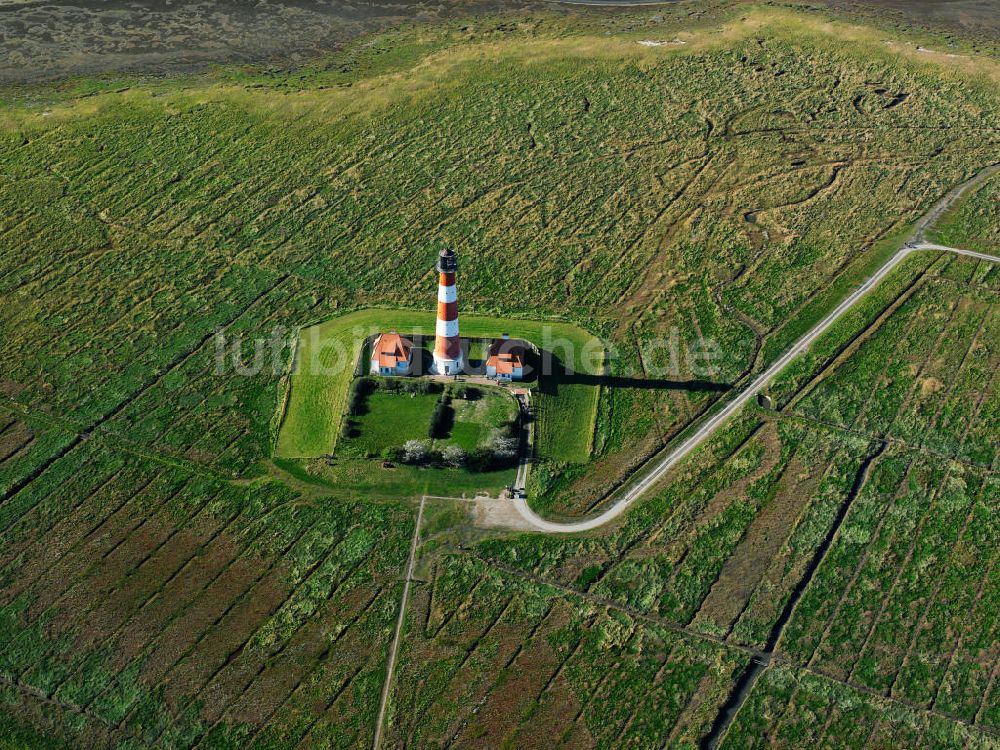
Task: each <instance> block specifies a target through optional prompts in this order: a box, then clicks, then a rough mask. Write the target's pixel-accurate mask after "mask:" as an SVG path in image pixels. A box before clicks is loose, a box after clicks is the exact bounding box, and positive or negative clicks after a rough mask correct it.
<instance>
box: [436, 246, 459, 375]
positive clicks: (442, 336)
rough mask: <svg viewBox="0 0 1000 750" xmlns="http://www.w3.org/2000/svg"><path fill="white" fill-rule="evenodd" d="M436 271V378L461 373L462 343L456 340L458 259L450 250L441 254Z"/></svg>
mask: <svg viewBox="0 0 1000 750" xmlns="http://www.w3.org/2000/svg"><path fill="white" fill-rule="evenodd" d="M437 270H438V312H437V326H436V329H435V331H434V364H433V367H432V370H433V372H434V373H435V374H436V375H458V374H459V373H460V372H462V342H461V340H460V339H459V338H458V294H457V293H456V291H455V272H456V271H457V270H458V259H457V258H456V257H455V251H454V250H451V249H445V250H442V251H441V253H440V254H439V255H438V261H437Z"/></svg>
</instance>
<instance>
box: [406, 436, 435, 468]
mask: <svg viewBox="0 0 1000 750" xmlns="http://www.w3.org/2000/svg"><path fill="white" fill-rule="evenodd" d="M428 453H429V450H428V446H427V443H425V442H424V441H423V440H407V441H406V442H405V443H404V444H403V458H402V460H403V461H405V462H406V463H408V464H422V463H425V462H426V461H427V456H428Z"/></svg>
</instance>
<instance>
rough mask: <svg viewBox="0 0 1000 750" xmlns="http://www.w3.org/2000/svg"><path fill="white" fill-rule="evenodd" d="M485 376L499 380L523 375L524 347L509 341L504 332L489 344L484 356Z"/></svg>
mask: <svg viewBox="0 0 1000 750" xmlns="http://www.w3.org/2000/svg"><path fill="white" fill-rule="evenodd" d="M486 377H488V378H494V379H496V380H501V381H511V380H520V379H521V378H523V377H524V347H523V346H521V345H520V344H519V343H517V342H516V341H511V339H510V336H508V335H507V334H506V333H505V334H504V335H503V336H502V337H501V338H498V339H494V340H493V343H491V344H490V349H489V353H488V354H487V356H486Z"/></svg>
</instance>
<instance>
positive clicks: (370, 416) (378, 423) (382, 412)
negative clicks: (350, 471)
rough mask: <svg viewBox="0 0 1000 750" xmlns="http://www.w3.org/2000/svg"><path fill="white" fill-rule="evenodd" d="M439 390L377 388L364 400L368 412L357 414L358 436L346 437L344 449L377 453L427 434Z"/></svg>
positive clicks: (375, 454)
mask: <svg viewBox="0 0 1000 750" xmlns="http://www.w3.org/2000/svg"><path fill="white" fill-rule="evenodd" d="M438 398H439V396H438V394H436V393H428V394H426V395H424V394H420V395H417V394H411V393H384V392H382V391H375V392H374V393H370V394H368V397H367V398H366V400H365V404H366V408H365V413H364V414H362V415H360V416H358V417H354V418H353V419H354V422H355V423H356V425H355V430H356V432H357V434H356V436H354V437H350V438H346V439H344V440H343V441H342V442H341V444H340V449H341V452H342V453H343V454H345V455H354V456H366V455H370V456H377V455H379V453H380V452H381V451H382V450H383V449H384V448H392V447H396V446H401V445H403V443H405V442H406V441H407V440H422V439H424V438H426V437H427V426H428V425H429V424H430V421H431V414H432V413H433V412H434V405H435V404H437V401H438Z"/></svg>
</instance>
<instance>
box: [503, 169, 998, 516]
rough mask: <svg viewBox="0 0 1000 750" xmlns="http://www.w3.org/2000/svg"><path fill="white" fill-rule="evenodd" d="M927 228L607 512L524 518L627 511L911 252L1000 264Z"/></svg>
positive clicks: (521, 507)
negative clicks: (926, 234)
mask: <svg viewBox="0 0 1000 750" xmlns="http://www.w3.org/2000/svg"><path fill="white" fill-rule="evenodd" d="M970 182H971V181H970ZM932 213H933V212H932ZM925 228H926V225H924V226H921V227H920V229H919V231H918V233H917V236H916V237H917V239H915V240H914V241H911V242H908V243H906V244H905V245H904V246H903V247H902V249H900V250H899V252H897V253H896V254H895V255H893V256H892V257H891V258H890V259H889V260H888V261H886V263H885V264H884V265H883V266H882V267H881V268H879V269H878V271H876V272H875V274H874V275H873V276H872V277H871V278H870V279H868V280H867V281H866V282H864V283H863V284H862V285H861V286H859V287H858V288H857V289H855V290H854V291H853V292H851V294H849V295H848V296H847V297H845V298H844V299H843V300H842V301H841V303H840V304H839V305H837V307H836V308H834V310H833V311H832V312H831V313H830V314H829V315H827V316H826V317H825V318H823V320H821V321H820V322H819V323H817V324H816V325H815V326H813V328H812V329H811V330H810V331H809V332H808V333H806V334H805V335H804V336H803V337H802V338H800V339H799V340H798V341H797V342H795V343H794V344H793V345H792V347H791V348H790V349H789V350H788V351H787V352H785V353H784V354H783V355H781V357H779V358H778V359H777V360H776V361H775V362H774V363H773V364H772V365H771V366H770V367H768V368H767V369H766V370H765V371H764V372H763V373H761V374H760V375H758V376H757V377H756V378H755V379H754V380H753V381H752V382H751V383H750V384H749V385H748V386H747V387H746V388H744V389H743V390H742V391H740V393H739V395H738V396H737V397H736V398H734V399H733V400H732V401H730V402H728V403H727V404H726V405H725V407H723V408H722V409H721V410H720V411H718V412H716V413H715V414H714V415H712V416H711V417H709V418H708V419H707V420H706V421H705V422H704V423H703V424H702V425H701V426H699V427H698V429H697V431H696V432H694V433H693V434H692V435H690V436H688V437H687V438H685V439H684V440H683V441H682V442H681V443H680V444H679V445H678V446H677V447H676V448H674V449H673V450H671V451H670V452H669V453H668V454H667V455H665V456H664V457H663V458H661V459H660V460H659V461H658V462H657V463H656V464H655V465H654V467H653V468H652V469H651V470H650V471H649V472H648V473H647V474H646V475H645V476H643V478H642V479H640V480H639V481H638V482H636V483H635V484H633V485H631V486H630V487H629V488H628V489H627V490H626V491H625V492H624V493H623V494H622V496H621V497H620V498H619V499H618V500H617V502H615V504H614V505H612V506H611V507H610V508H608V509H607V510H606V511H604V512H603V513H601V514H600V515H598V516H593V517H592V518H584V519H582V520H579V521H568V522H565V523H559V522H556V521H549V520H546V519H545V518H542V517H541V516H540V515H538V514H537V513H535V511H533V510H532V509H531V508H530V507H529V506H528V502H527V500H525V499H524V498H516V499H515V500H514V504H515V507H516V508H517V511H518V513H520V514H521V516H522V517H523V518H524V520H525V521H527V522H528V523H529V524H530V525H531V526H532V527H533V528H535V529H537V530H539V531H544V532H547V533H551V534H572V533H575V532H580V531H592V530H593V529H597V528H600V527H601V526H603V525H604V524H606V523H609V522H611V521H613V520H614V519H616V518H618V516H620V515H621V514H622V513H624V512H625V511H626V510H628V509H629V507H630V506H631V505H632V503H634V502H635V501H636V500H638V499H639V498H640V497H642V495H643V494H644V493H645V492H646V491H647V490H648V489H649V488H650V487H652V486H653V485H654V484H656V483H657V482H658V481H660V479H661V478H662V477H663V475H664V474H666V473H667V472H668V471H669V470H670V469H671V468H672V467H674V466H676V465H677V464H678V463H679V462H680V461H682V460H683V459H684V458H686V457H687V456H688V455H689V454H690V453H691V452H692V451H693V450H694V449H695V448H697V447H698V446H699V445H701V444H702V443H703V442H705V441H706V440H707V439H708V438H709V437H711V436H712V434H713V433H714V432H715V431H716V430H717V429H719V428H720V427H721V426H722V425H723V424H724V423H725V422H726V420H728V419H729V418H730V417H731V416H733V414H735V413H736V412H737V411H739V410H740V409H741V408H742V407H743V406H744V405H745V404H746V402H747V401H749V400H750V399H752V398H754V397H755V396H756V395H757V394H758V393H760V392H761V391H762V390H763V389H764V387H765V386H766V385H767V384H768V383H769V382H770V381H771V379H772V378H773V377H774V376H775V375H777V374H778V373H779V372H781V371H782V370H783V369H785V367H787V366H788V364H789V363H790V362H791V361H792V360H793V359H795V358H796V357H797V356H798V355H799V354H801V353H802V352H804V351H806V349H808V348H809V346H810V345H811V344H812V343H813V342H814V341H815V340H816V339H818V338H819V337H820V336H822V335H823V334H824V333H825V332H826V331H827V330H828V329H829V328H830V326H832V325H833V324H834V323H835V322H836V321H837V319H838V318H840V317H841V316H842V315H843V314H844V313H846V312H847V311H848V310H850V309H851V308H852V307H854V305H856V304H857V303H858V301H859V300H860V299H861V298H862V297H864V296H865V294H867V293H868V292H869V291H870V290H871V289H872V288H874V287H875V286H876V285H877V284H878V283H879V282H880V281H882V279H884V278H885V277H886V276H888V275H889V274H890V273H892V271H893V269H895V268H896V266H898V265H899V264H900V263H902V262H903V260H905V259H906V258H907V256H909V255H910V254H911V253H915V252H918V251H921V250H936V251H943V252H948V253H956V254H958V255H965V256H968V257H970V258H976V259H977V260H984V261H987V262H990V263H1000V257H997V256H994V255H987V254H986V253H978V252H975V251H973V250H962V249H960V248H955V247H946V246H944V245H935V244H933V243H930V242H923V241H922V239H921V238H922V237H923V230H924V229H925Z"/></svg>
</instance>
